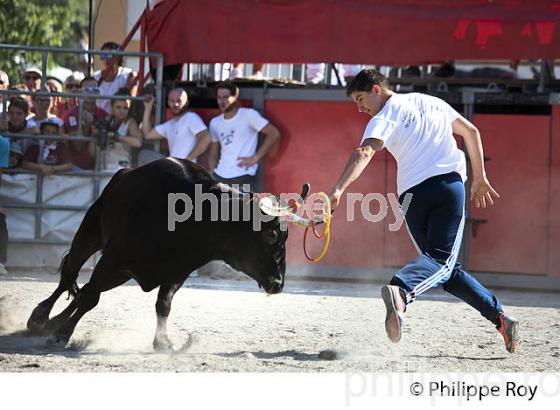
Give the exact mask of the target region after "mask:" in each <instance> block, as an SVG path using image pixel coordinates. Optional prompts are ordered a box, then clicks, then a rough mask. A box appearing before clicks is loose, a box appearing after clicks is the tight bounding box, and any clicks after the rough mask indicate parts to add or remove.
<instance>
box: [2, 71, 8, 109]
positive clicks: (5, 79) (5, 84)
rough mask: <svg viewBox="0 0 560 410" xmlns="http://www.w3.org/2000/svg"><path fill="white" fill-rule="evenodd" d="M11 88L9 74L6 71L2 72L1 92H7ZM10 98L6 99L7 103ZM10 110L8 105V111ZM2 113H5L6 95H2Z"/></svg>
mask: <svg viewBox="0 0 560 410" xmlns="http://www.w3.org/2000/svg"><path fill="white" fill-rule="evenodd" d="M9 86H10V78H9V77H8V74H6V73H5V72H4V71H2V70H0V90H7V89H8V87H9ZM8 100H9V98H6V102H8ZM7 109H8V107H7V104H6V110H7ZM0 112H4V95H3V94H0Z"/></svg>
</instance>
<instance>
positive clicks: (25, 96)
mask: <svg viewBox="0 0 560 410" xmlns="http://www.w3.org/2000/svg"><path fill="white" fill-rule="evenodd" d="M10 90H17V91H29V88H27V86H26V85H25V84H23V83H19V84H16V85H13V86H11V87H10ZM13 97H20V98H22V99H23V100H25V101H27V104H28V105H29V106H30V107H31V96H30V95H29V94H20V95H13V94H12V95H10V99H12V98H13Z"/></svg>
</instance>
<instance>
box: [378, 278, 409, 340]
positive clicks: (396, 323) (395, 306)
mask: <svg viewBox="0 0 560 410" xmlns="http://www.w3.org/2000/svg"><path fill="white" fill-rule="evenodd" d="M381 297H382V298H383V302H384V303H385V308H386V309H387V316H385V331H386V332H387V336H388V337H389V340H390V341H391V342H393V343H398V342H399V340H401V326H402V322H403V316H404V311H405V309H406V303H405V301H404V299H403V297H402V295H401V289H400V288H399V287H398V286H391V285H389V286H383V287H382V288H381Z"/></svg>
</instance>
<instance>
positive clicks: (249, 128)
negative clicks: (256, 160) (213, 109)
mask: <svg viewBox="0 0 560 410" xmlns="http://www.w3.org/2000/svg"><path fill="white" fill-rule="evenodd" d="M267 124H268V120H267V119H266V118H264V117H263V116H262V115H261V114H259V112H258V111H256V110H254V109H252V108H239V109H238V111H237V113H236V114H235V116H234V117H233V118H229V119H225V118H224V114H221V115H219V116H217V117H214V118H212V121H210V135H211V137H212V141H213V142H219V143H220V160H219V161H218V165H217V166H216V169H215V170H214V172H215V173H216V174H218V175H219V176H221V177H222V178H237V177H240V176H242V175H255V174H256V173H257V168H258V164H253V165H251V166H250V167H249V168H245V167H239V166H238V165H237V164H238V162H239V160H238V158H239V157H251V156H253V155H255V152H257V143H258V134H259V131H260V130H262V129H263V128H264V127H265V126H266V125H267Z"/></svg>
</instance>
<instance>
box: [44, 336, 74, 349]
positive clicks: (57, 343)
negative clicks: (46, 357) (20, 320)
mask: <svg viewBox="0 0 560 410" xmlns="http://www.w3.org/2000/svg"><path fill="white" fill-rule="evenodd" d="M67 343H68V339H66V340H65V339H64V338H63V337H61V336H57V335H52V336H49V337H47V340H46V342H45V344H46V345H47V347H49V348H57V347H64V346H66V344H67Z"/></svg>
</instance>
